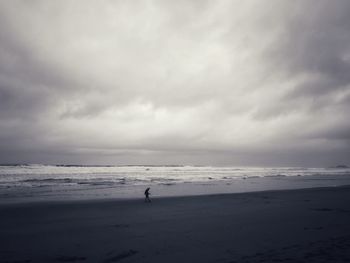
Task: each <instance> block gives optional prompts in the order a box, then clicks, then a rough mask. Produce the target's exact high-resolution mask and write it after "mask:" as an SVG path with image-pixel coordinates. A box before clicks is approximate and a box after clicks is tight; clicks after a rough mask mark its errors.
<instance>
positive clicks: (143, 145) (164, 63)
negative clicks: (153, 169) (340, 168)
mask: <svg viewBox="0 0 350 263" xmlns="http://www.w3.org/2000/svg"><path fill="white" fill-rule="evenodd" d="M29 3H30V4H29ZM349 13H350V3H349V2H348V1H332V2H330V1H302V2H301V1H300V2H292V1H268V2H262V1H254V0H251V1H244V2H243V3H242V2H239V1H220V2H217V3H214V2H211V1H147V2H145V1H135V2H124V1H55V2H53V1H52V2H46V1H30V2H27V1H8V2H1V3H0V145H1V150H0V157H1V160H2V162H7V161H11V162H71V163H72V162H82V163H84V162H85V163H94V162H100V163H103V162H105V163H106V162H107V163H118V162H119V163H120V162H124V163H125V162H126V163H127V162H133V163H142V162H151V163H162V162H163V163H169V162H170V163H176V162H179V163H184V162H185V163H186V162H187V163H202V164H203V163H206V164H215V163H217V164H223V163H224V164H245V165H248V164H257V165H260V164H273V165H293V164H294V165H298V164H303V165H322V166H323V165H324V160H327V158H328V159H329V162H337V161H340V162H343V161H349V160H348V158H347V157H346V156H347V155H346V154H347V153H348V152H349V136H348V134H350V127H349V125H347V123H348V121H347V118H348V117H347V113H348V112H349V111H350V106H349V105H350V91H349V86H350V85H349V84H350V83H349V82H350V74H349V69H350V65H349V62H350V45H349V43H350V32H349V29H350V16H349V15H348V14H349Z"/></svg>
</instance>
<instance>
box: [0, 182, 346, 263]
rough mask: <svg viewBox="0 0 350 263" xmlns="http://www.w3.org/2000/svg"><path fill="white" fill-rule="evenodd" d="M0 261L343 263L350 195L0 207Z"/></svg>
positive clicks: (341, 190) (332, 191)
mask: <svg viewBox="0 0 350 263" xmlns="http://www.w3.org/2000/svg"><path fill="white" fill-rule="evenodd" d="M0 218H1V219H0V220H1V221H0V222H1V229H0V262H105V263H113V262H122V263H124V262H125V263H128V262H129V263H131V262H156V263H157V262H162V263H163V262H170V263H171V262H224V263H230V262H231V263H233V262H244V263H246V262H247V263H250V262H350V224H349V222H350V187H336V188H319V189H304V190H289V191H266V192H255V193H243V194H242V193H241V194H225V195H211V196H193V197H174V198H159V199H153V202H152V203H144V202H143V199H140V200H105V201H101V200H99V201H72V202H68V201H65V202H37V203H25V204H3V205H0Z"/></svg>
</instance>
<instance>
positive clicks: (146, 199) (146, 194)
mask: <svg viewBox="0 0 350 263" xmlns="http://www.w3.org/2000/svg"><path fill="white" fill-rule="evenodd" d="M149 189H150V188H149V187H148V188H147V189H146V191H145V203H151V199H150V198H149V196H150V195H151V193H150V192H149Z"/></svg>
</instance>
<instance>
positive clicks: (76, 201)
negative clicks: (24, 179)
mask: <svg viewBox="0 0 350 263" xmlns="http://www.w3.org/2000/svg"><path fill="white" fill-rule="evenodd" d="M327 189H329V190H331V189H349V190H350V184H349V185H337V186H320V187H305V188H296V189H273V190H270V189H269V190H256V191H254V190H252V191H247V192H232V193H227V192H225V193H208V194H206V193H204V194H193V195H175V196H174V195H169V196H153V197H152V196H151V200H155V201H157V200H158V201H159V200H163V199H164V200H168V199H186V198H200V197H216V196H217V197H220V196H223V197H224V196H232V197H233V196H241V195H247V194H248V195H250V194H259V193H267V194H268V193H282V192H303V191H310V192H312V191H319V190H327ZM143 200H144V197H143V196H142V195H141V196H140V197H123V198H115V197H107V198H95V199H94V198H91V199H49V200H42V199H31V200H22V199H20V200H10V201H9V202H6V201H3V202H0V207H1V206H12V205H18V206H20V205H35V204H41V205H45V204H58V205H59V204H62V205H63V204H77V205H78V204H86V203H91V204H95V203H111V202H112V203H122V202H131V203H132V202H139V201H143Z"/></svg>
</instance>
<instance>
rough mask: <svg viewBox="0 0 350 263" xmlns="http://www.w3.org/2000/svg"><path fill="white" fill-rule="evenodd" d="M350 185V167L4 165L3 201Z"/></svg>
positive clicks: (0, 184)
mask: <svg viewBox="0 0 350 263" xmlns="http://www.w3.org/2000/svg"><path fill="white" fill-rule="evenodd" d="M342 185H350V168H348V167H345V166H344V167H343V166H339V167H335V168H303V167H278V168H276V167H215V166H172V165H170V166H150V165H137V166H134V165H130V166H77V165H38V164H29V165H2V166H0V202H1V203H4V202H5V203H6V202H10V203H11V202H30V201H48V200H50V201H55V200H84V199H85V200H91V199H101V198H105V199H109V198H117V199H118V198H121V199H125V198H129V199H130V198H131V199H134V198H140V199H142V198H143V197H144V196H143V192H144V190H145V188H147V187H151V191H150V192H151V198H158V197H167V196H184V195H203V194H222V193H239V192H251V191H264V190H283V189H300V188H313V187H337V186H342Z"/></svg>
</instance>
